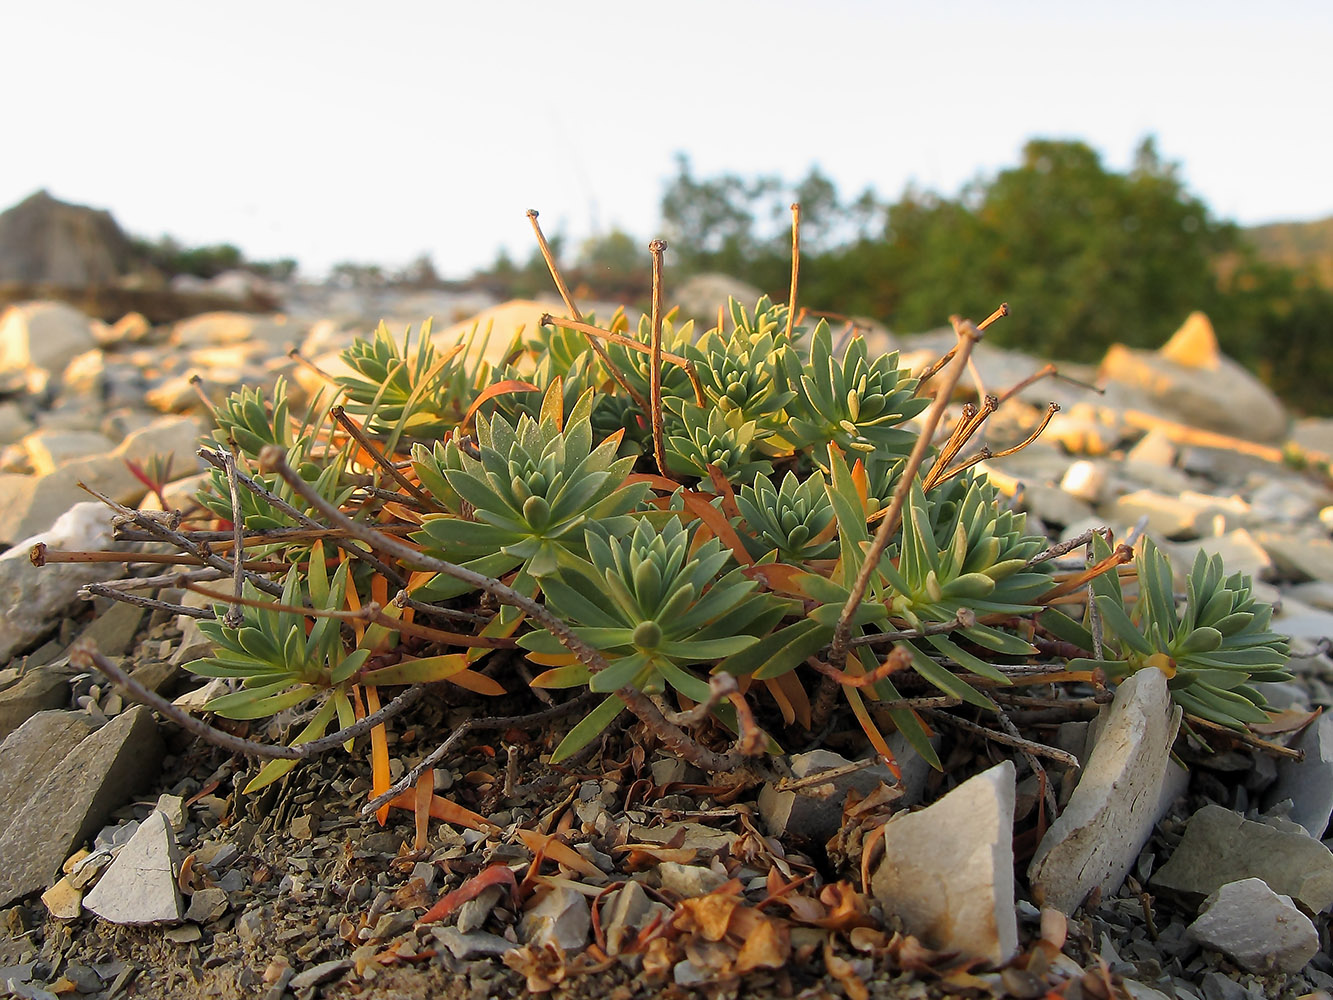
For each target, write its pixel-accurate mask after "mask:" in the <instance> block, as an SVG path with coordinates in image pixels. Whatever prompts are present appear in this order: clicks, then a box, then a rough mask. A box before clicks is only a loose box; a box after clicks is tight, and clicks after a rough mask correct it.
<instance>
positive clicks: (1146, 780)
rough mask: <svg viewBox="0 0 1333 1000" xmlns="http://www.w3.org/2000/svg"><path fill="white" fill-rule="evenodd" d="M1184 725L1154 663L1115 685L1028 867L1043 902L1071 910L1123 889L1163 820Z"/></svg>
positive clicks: (1066, 911) (1029, 875)
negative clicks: (1070, 788) (1079, 771)
mask: <svg viewBox="0 0 1333 1000" xmlns="http://www.w3.org/2000/svg"><path fill="white" fill-rule="evenodd" d="M1179 725H1180V709H1179V708H1176V707H1175V706H1174V705H1172V703H1171V695H1170V692H1169V691H1168V690H1167V686H1166V675H1165V674H1163V673H1162V672H1161V671H1160V670H1158V669H1156V668H1155V667H1148V668H1145V669H1143V670H1139V671H1137V672H1136V673H1135V674H1133V675H1132V676H1131V677H1129V678H1128V679H1127V680H1125V681H1124V682H1123V683H1122V684H1121V685H1120V687H1119V688H1118V689H1117V690H1116V693H1115V700H1114V701H1113V702H1112V703H1111V708H1110V711H1109V713H1108V714H1107V718H1106V722H1105V724H1104V725H1103V726H1102V728H1101V732H1100V735H1099V736H1098V738H1097V741H1096V744H1095V745H1094V746H1093V749H1092V753H1091V755H1090V756H1089V757H1088V760H1087V764H1086V766H1085V768H1084V771H1083V775H1082V777H1081V778H1080V780H1079V782H1078V785H1077V786H1076V787H1075V789H1074V794H1073V795H1072V796H1071V797H1070V799H1069V804H1068V805H1067V806H1066V807H1065V810H1064V812H1062V813H1061V814H1060V817H1059V819H1057V820H1056V821H1055V822H1054V823H1053V824H1051V827H1050V829H1049V830H1047V831H1046V836H1045V837H1043V838H1042V841H1041V844H1040V845H1038V847H1037V854H1036V856H1035V857H1034V858H1033V860H1032V864H1031V866H1030V867H1029V869H1028V877H1029V878H1030V879H1031V881H1032V883H1033V888H1034V892H1035V893H1036V897H1037V899H1038V900H1039V901H1040V902H1041V903H1042V904H1043V905H1045V906H1053V907H1056V908H1058V909H1060V910H1063V911H1064V912H1065V913H1072V912H1073V911H1074V910H1075V909H1077V907H1078V906H1079V904H1080V903H1082V902H1083V900H1084V898H1085V897H1086V896H1087V894H1088V893H1089V892H1090V891H1091V890H1092V889H1093V888H1094V887H1100V888H1101V890H1102V892H1103V894H1104V895H1107V896H1109V895H1112V894H1114V893H1115V891H1116V890H1117V889H1119V888H1120V885H1121V883H1122V882H1123V881H1124V879H1125V875H1126V874H1127V873H1128V872H1129V869H1130V867H1131V866H1132V865H1133V864H1134V861H1135V859H1136V858H1137V857H1138V855H1139V852H1140V851H1141V850H1142V849H1143V845H1144V844H1146V843H1147V842H1148V837H1149V836H1150V835H1151V834H1152V829H1153V826H1154V824H1156V822H1157V820H1158V819H1159V818H1160V815H1159V814H1160V810H1161V808H1162V806H1163V803H1162V799H1163V798H1164V796H1163V794H1162V791H1163V786H1164V782H1165V779H1166V775H1167V768H1168V765H1169V763H1170V758H1171V745H1172V744H1173V743H1174V742H1175V738H1176V730H1177V729H1178V727H1179ZM1165 805H1166V806H1167V807H1169V806H1170V802H1169V801H1168V802H1166V803H1165Z"/></svg>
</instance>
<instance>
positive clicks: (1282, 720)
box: [1249, 708, 1324, 736]
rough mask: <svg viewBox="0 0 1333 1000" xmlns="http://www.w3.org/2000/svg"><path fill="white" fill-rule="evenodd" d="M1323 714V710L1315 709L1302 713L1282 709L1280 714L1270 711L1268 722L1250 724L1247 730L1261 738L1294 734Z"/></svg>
mask: <svg viewBox="0 0 1333 1000" xmlns="http://www.w3.org/2000/svg"><path fill="white" fill-rule="evenodd" d="M1323 712H1324V710H1323V708H1316V709H1315V710H1314V711H1313V712H1302V711H1301V710H1300V709H1298V708H1284V709H1283V710H1282V711H1280V712H1274V711H1271V710H1270V711H1269V713H1268V717H1269V721H1268V722H1251V723H1250V724H1249V728H1250V729H1251V730H1252V731H1253V732H1256V733H1258V734H1259V735H1261V736H1278V735H1281V734H1282V733H1294V732H1297V731H1298V730H1301V729H1304V728H1305V727H1306V726H1308V725H1309V724H1310V723H1312V722H1314V720H1315V719H1317V718H1319V716H1320V715H1322V714H1323Z"/></svg>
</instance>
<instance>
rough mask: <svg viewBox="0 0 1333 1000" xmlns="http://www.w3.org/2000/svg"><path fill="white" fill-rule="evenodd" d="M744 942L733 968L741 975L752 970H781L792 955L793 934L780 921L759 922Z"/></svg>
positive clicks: (765, 920) (769, 919)
mask: <svg viewBox="0 0 1333 1000" xmlns="http://www.w3.org/2000/svg"><path fill="white" fill-rule="evenodd" d="M747 912H750V913H753V912H756V911H753V910H750V911H747ZM744 940H745V943H744V944H742V945H741V950H740V954H739V955H737V956H736V964H735V966H733V968H734V969H735V970H736V971H737V972H740V973H745V972H749V971H751V970H752V969H780V968H782V966H784V965H785V964H786V963H787V959H788V958H789V957H790V955H791V932H790V931H789V930H788V929H787V925H786V924H784V923H782V922H781V921H778V920H773V919H771V918H766V919H764V920H761V921H759V923H758V924H757V925H756V926H755V927H754V929H753V930H752V931H750V932H749V933H747V934H746V935H745V938H744Z"/></svg>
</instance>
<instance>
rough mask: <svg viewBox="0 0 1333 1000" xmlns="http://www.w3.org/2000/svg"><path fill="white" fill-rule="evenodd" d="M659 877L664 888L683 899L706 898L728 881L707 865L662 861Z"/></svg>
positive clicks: (659, 864)
mask: <svg viewBox="0 0 1333 1000" xmlns="http://www.w3.org/2000/svg"><path fill="white" fill-rule="evenodd" d="M657 877H658V878H660V879H661V880H662V888H663V889H666V890H668V891H670V892H674V893H675V894H676V895H678V896H680V897H681V898H683V899H693V898H694V897H695V896H706V895H708V894H709V893H710V892H712V891H713V890H714V889H716V888H717V887H718V886H720V885H722V884H723V883H724V882H726V881H727V877H726V876H725V875H722V874H720V873H719V872H715V871H713V869H711V868H709V867H707V866H705V865H683V864H680V863H679V862H676V861H662V862H659V863H658V865H657Z"/></svg>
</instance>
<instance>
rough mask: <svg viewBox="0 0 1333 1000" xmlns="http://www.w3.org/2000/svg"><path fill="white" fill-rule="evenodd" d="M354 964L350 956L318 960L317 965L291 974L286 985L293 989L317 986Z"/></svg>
mask: <svg viewBox="0 0 1333 1000" xmlns="http://www.w3.org/2000/svg"><path fill="white" fill-rule="evenodd" d="M354 964H355V963H354V962H353V961H352V960H351V959H350V958H336V959H332V960H330V961H328V962H320V963H319V964H318V965H312V966H311V967H310V968H308V969H306V970H305V971H304V972H301V973H298V974H297V975H295V976H292V978H291V980H290V981H289V982H288V983H287V985H288V986H290V987H291V988H292V989H293V990H303V989H306V988H307V987H310V986H318V985H319V984H320V983H327V982H328V981H329V980H330V979H333V978H334V977H336V976H340V975H342V974H343V973H344V972H346V971H347V970H348V969H350V968H351V967H352V966H353V965H354Z"/></svg>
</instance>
